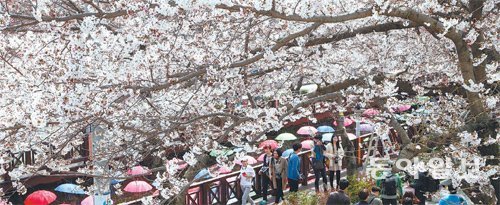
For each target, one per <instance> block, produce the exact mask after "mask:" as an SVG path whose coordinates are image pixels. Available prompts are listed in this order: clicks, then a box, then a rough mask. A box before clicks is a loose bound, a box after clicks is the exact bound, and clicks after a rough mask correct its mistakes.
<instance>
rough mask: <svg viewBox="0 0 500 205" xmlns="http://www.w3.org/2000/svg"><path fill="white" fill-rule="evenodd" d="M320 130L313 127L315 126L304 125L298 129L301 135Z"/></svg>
mask: <svg viewBox="0 0 500 205" xmlns="http://www.w3.org/2000/svg"><path fill="white" fill-rule="evenodd" d="M316 132H318V130H317V129H316V128H315V127H313V126H304V127H301V128H300V129H299V130H298V131H297V134H299V135H315V134H316Z"/></svg>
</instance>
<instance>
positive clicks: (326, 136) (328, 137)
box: [321, 133, 333, 142]
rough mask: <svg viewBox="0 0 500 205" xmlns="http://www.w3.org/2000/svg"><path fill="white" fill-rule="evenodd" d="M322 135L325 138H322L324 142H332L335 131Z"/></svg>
mask: <svg viewBox="0 0 500 205" xmlns="http://www.w3.org/2000/svg"><path fill="white" fill-rule="evenodd" d="M322 136H323V138H321V141H323V142H331V141H332V136H333V133H325V134H323V135H322Z"/></svg>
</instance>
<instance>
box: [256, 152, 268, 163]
mask: <svg viewBox="0 0 500 205" xmlns="http://www.w3.org/2000/svg"><path fill="white" fill-rule="evenodd" d="M264 156H266V153H262V154H261V155H260V156H259V158H257V161H259V162H263V161H264Z"/></svg>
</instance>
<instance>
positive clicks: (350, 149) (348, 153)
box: [336, 114, 357, 176]
mask: <svg viewBox="0 0 500 205" xmlns="http://www.w3.org/2000/svg"><path fill="white" fill-rule="evenodd" d="M336 128H337V130H336V132H337V135H338V136H340V137H341V139H342V148H343V149H344V150H345V154H344V155H345V156H344V157H347V176H352V175H355V174H356V173H357V166H356V156H355V155H354V145H353V144H352V142H351V140H349V137H347V132H346V131H345V127H344V115H343V114H340V115H339V117H337V127H336Z"/></svg>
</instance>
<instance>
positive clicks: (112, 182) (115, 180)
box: [111, 179, 125, 185]
mask: <svg viewBox="0 0 500 205" xmlns="http://www.w3.org/2000/svg"><path fill="white" fill-rule="evenodd" d="M122 181H125V179H112V180H111V185H115V184H119V183H120V182H122Z"/></svg>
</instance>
